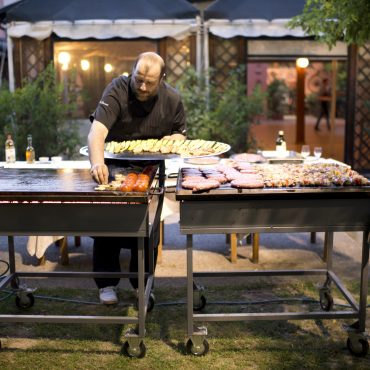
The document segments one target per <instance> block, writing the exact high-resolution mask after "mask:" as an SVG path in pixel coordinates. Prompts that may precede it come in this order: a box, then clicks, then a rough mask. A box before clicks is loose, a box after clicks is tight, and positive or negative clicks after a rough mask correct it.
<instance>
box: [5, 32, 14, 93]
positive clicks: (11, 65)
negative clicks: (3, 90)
mask: <svg viewBox="0 0 370 370" xmlns="http://www.w3.org/2000/svg"><path fill="white" fill-rule="evenodd" d="M6 42H7V51H8V74H9V91H11V92H14V90H15V79H14V60H13V41H12V38H11V37H10V36H9V35H8V34H7V36H6Z"/></svg>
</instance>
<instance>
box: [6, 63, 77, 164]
mask: <svg viewBox="0 0 370 370" xmlns="http://www.w3.org/2000/svg"><path fill="white" fill-rule="evenodd" d="M63 93H64V86H63V85H62V84H60V83H57V82H56V74H55V70H54V68H53V66H52V64H50V65H49V66H48V67H47V68H46V69H45V70H44V71H43V72H42V73H40V74H39V75H38V77H37V78H36V80H34V81H29V82H25V84H24V86H23V87H22V88H19V89H16V91H15V92H14V93H11V92H9V91H8V90H5V89H3V90H0V142H3V143H4V142H5V135H6V134H7V133H11V134H12V137H13V139H14V141H15V146H16V150H17V159H18V160H24V159H25V155H24V152H25V148H26V146H27V135H28V134H31V135H32V137H33V146H34V148H35V152H36V156H37V157H39V156H54V155H63V156H64V157H66V158H72V157H73V155H74V154H75V153H76V151H77V146H78V145H79V137H78V130H77V127H75V126H74V125H73V124H72V123H71V121H70V120H69V117H70V116H71V113H72V111H73V110H74V103H69V102H65V101H64V98H63ZM0 156H2V157H3V156H4V148H3V145H1V146H0Z"/></svg>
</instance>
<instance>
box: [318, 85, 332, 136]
mask: <svg viewBox="0 0 370 370" xmlns="http://www.w3.org/2000/svg"><path fill="white" fill-rule="evenodd" d="M319 101H320V114H319V117H318V118H317V122H316V126H315V130H316V131H320V128H319V126H320V121H321V119H322V118H323V117H325V118H326V125H327V127H328V130H329V131H330V117H329V102H330V88H329V80H328V79H327V78H324V79H323V80H322V84H321V88H320V92H319Z"/></svg>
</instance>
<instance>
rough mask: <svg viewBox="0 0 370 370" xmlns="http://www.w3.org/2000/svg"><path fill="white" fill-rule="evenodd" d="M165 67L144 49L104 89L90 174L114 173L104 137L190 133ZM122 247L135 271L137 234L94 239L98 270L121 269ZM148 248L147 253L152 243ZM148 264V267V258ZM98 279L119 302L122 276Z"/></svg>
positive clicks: (109, 299) (107, 298) (103, 296)
mask: <svg viewBox="0 0 370 370" xmlns="http://www.w3.org/2000/svg"><path fill="white" fill-rule="evenodd" d="M164 69H165V64H164V61H163V59H162V58H161V57H160V56H159V55H158V54H156V53H153V52H146V53H142V54H140V55H139V56H138V58H137V60H136V62H135V64H134V66H133V69H132V74H131V75H130V76H128V77H126V76H119V77H117V78H115V79H114V80H113V81H112V82H111V83H110V84H109V85H108V86H107V87H106V88H105V90H104V92H103V96H102V98H101V100H100V102H99V104H98V107H97V108H96V110H95V112H94V113H93V115H92V116H91V117H90V120H91V121H92V125H91V129H90V132H89V135H88V147H89V159H90V163H91V176H92V177H93V179H94V180H95V181H96V182H98V183H99V184H106V183H107V182H108V176H109V171H108V167H107V164H106V163H105V161H104V143H105V142H108V141H124V140H135V139H149V138H166V139H179V140H183V139H184V138H185V136H184V135H185V133H186V124H185V112H184V107H183V104H182V101H181V97H180V95H179V93H178V92H177V91H176V90H175V89H174V88H172V87H171V86H170V85H168V84H167V83H165V82H164V81H163V77H164ZM112 222H114V220H112ZM156 239H158V238H156ZM157 246H158V242H156V243H155V245H154V247H155V253H154V258H155V261H154V263H156V259H157V253H156V251H157V248H156V247H157ZM122 247H123V248H131V250H132V253H131V260H130V272H137V269H138V267H137V266H138V261H137V252H136V248H137V239H136V238H122V237H95V238H94V250H93V270H94V271H95V272H119V271H120V270H121V269H120V261H119V255H120V250H121V248H122ZM145 248H146V253H145V255H146V257H147V256H148V252H147V248H148V246H147V243H146V245H145ZM146 259H147V258H146ZM145 263H146V269H147V265H148V261H147V260H146V261H145ZM130 281H131V284H132V286H133V288H134V289H137V279H130ZM95 282H96V284H97V286H98V288H99V297H100V301H101V302H102V303H104V304H115V303H117V302H118V298H117V293H116V286H117V285H118V283H119V279H118V278H96V279H95Z"/></svg>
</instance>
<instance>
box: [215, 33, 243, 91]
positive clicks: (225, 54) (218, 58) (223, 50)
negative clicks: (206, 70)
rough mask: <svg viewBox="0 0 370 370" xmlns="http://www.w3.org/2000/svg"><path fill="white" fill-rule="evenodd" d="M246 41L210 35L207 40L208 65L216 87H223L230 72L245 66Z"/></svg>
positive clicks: (240, 38) (238, 38)
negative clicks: (212, 71)
mask: <svg viewBox="0 0 370 370" xmlns="http://www.w3.org/2000/svg"><path fill="white" fill-rule="evenodd" d="M246 59H247V55H246V39H245V38H243V37H233V38H231V39H223V38H220V37H216V36H213V35H210V39H209V62H210V63H209V64H210V67H211V68H212V69H213V70H214V75H213V78H214V82H215V83H216V85H217V86H219V87H221V88H222V86H225V84H226V83H227V80H228V78H229V76H230V72H231V71H232V70H234V69H235V68H236V67H238V66H239V65H245V63H246Z"/></svg>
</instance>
